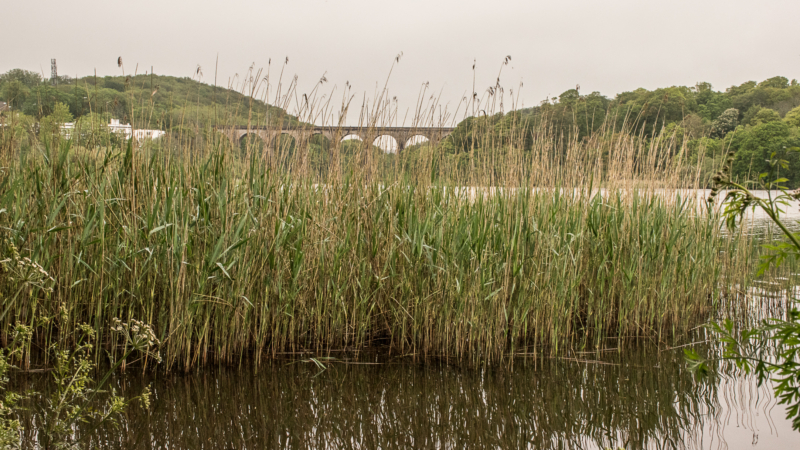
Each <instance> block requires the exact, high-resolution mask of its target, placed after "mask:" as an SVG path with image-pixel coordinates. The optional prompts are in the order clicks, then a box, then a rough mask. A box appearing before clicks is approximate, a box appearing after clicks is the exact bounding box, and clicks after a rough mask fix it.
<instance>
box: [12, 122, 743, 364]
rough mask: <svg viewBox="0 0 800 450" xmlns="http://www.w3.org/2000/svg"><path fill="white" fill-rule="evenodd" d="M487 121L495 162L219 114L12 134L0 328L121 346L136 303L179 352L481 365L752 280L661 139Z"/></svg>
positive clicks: (595, 340)
mask: <svg viewBox="0 0 800 450" xmlns="http://www.w3.org/2000/svg"><path fill="white" fill-rule="evenodd" d="M308 114H310V115H309V116H302V115H301V119H303V121H302V122H303V123H308V122H310V121H311V120H312V119H314V117H311V114H312V112H308ZM381 114H384V113H383V112H379V113H377V114H376V113H370V111H366V112H365V113H362V117H363V118H365V119H364V127H366V128H370V127H371V128H374V127H375V126H376V125H378V124H380V117H382V116H381ZM261 125H264V126H267V125H268V123H264V124H254V127H256V126H261ZM496 131H497V130H492V129H485V130H481V129H480V127H477V128H476V130H475V131H474V137H473V138H474V142H476V144H475V145H476V146H480V147H481V148H483V149H486V148H489V149H491V150H492V151H489V152H483V153H482V155H490V156H489V158H490V159H487V157H485V156H484V157H473V154H472V153H470V154H468V155H462V158H461V160H459V161H456V162H455V163H454V162H453V161H454V160H453V159H452V158H448V157H446V156H447V155H445V154H444V153H443V151H442V150H441V149H440V148H439V147H438V146H436V145H429V146H426V147H424V148H422V149H421V150H419V151H417V152H416V153H414V155H413V156H411V155H406V154H403V153H401V154H399V155H384V154H383V153H381V152H376V151H375V150H374V147H372V146H371V145H369V143H362V144H358V145H361V146H360V147H359V148H358V149H357V151H352V146H350V150H348V151H347V152H345V151H344V150H343V149H344V148H345V144H344V143H340V142H332V143H330V145H329V146H328V147H326V148H325V149H324V152H325V163H324V164H319V163H318V162H317V163H315V161H314V160H313V159H312V158H311V157H310V156H309V155H310V153H311V152H310V151H309V148H310V146H311V144H310V143H309V142H304V141H302V140H301V142H294V143H292V145H291V147H289V145H288V144H286V143H285V142H284V141H280V142H277V143H271V144H270V145H267V146H264V147H263V148H262V147H256V146H251V145H249V144H247V145H246V146H244V147H240V146H239V143H238V142H234V141H232V140H231V139H230V135H229V134H226V132H225V130H219V129H210V128H209V129H206V130H205V132H204V134H203V133H198V136H201V135H202V139H199V138H192V139H184V138H183V137H169V138H167V139H165V140H163V141H161V142H156V143H153V142H148V143H142V144H141V145H140V143H137V142H133V141H128V142H124V143H120V144H117V145H114V144H109V145H97V146H88V147H86V146H83V147H77V146H73V144H72V142H71V141H69V140H65V139H58V138H54V139H52V140H50V141H47V140H43V141H42V142H40V143H38V144H37V145H36V146H35V147H34V149H31V150H28V151H21V150H18V149H15V148H14V147H13V145H6V146H5V147H4V148H3V151H2V154H0V159H2V164H0V165H2V166H3V171H2V175H0V177H1V178H0V208H2V209H1V210H0V226H2V234H3V238H4V241H3V243H2V258H3V259H4V261H6V264H7V265H8V264H12V265H13V264H22V265H24V264H23V263H18V262H17V261H20V260H21V258H25V257H27V258H29V261H30V262H31V264H34V265H36V266H37V267H38V268H40V269H41V271H40V272H41V273H42V274H44V275H40V276H39V278H37V279H36V280H34V281H35V283H34V282H30V280H29V281H27V282H25V281H24V280H21V279H20V278H19V277H16V278H15V277H13V276H10V275H9V273H10V272H9V270H8V269H6V272H5V273H4V274H3V275H0V293H2V295H3V297H2V299H3V309H4V310H5V313H4V315H3V316H2V319H1V320H2V322H1V323H0V326H1V327H2V330H3V333H4V334H3V336H6V335H8V333H9V331H10V330H11V327H12V326H13V324H14V323H17V322H22V323H26V324H29V325H31V326H33V327H34V330H35V338H34V346H39V347H45V346H46V345H47V343H48V342H50V341H51V340H52V339H54V336H57V335H59V334H63V333H69V332H70V330H71V327H72V326H76V325H77V324H78V323H88V324H90V325H92V326H93V327H94V328H95V330H96V332H97V335H98V338H99V342H101V343H102V345H101V346H100V347H99V348H98V349H97V352H98V358H99V357H100V355H101V354H105V352H106V351H107V352H109V354H112V355H114V354H120V353H121V352H123V351H124V349H123V348H122V346H123V342H120V341H118V340H117V337H116V336H115V335H114V334H113V333H111V332H110V331H109V328H110V325H111V323H112V319H114V318H120V319H122V320H123V321H126V320H130V319H137V320H142V321H144V322H146V323H148V324H151V325H152V326H153V328H154V329H155V330H156V332H157V335H158V337H159V339H160V341H161V349H160V350H161V353H162V355H163V356H164V365H165V366H166V367H167V368H178V369H183V370H188V369H191V368H193V367H197V366H199V365H203V364H206V363H209V362H216V363H236V362H240V361H242V360H244V359H245V358H248V359H252V360H254V361H255V362H256V364H258V363H259V362H260V361H262V360H263V359H264V358H270V357H274V356H276V355H279V354H285V353H287V352H288V353H298V352H313V353H315V354H331V353H332V352H338V351H342V350H345V351H353V352H358V351H361V350H364V349H367V348H379V349H381V350H382V351H386V352H390V353H393V354H398V355H409V356H410V355H414V356H417V357H434V358H446V359H448V360H452V361H463V362H469V363H472V362H490V361H499V360H502V359H504V358H509V357H512V356H514V355H517V354H555V353H559V352H562V351H564V350H565V349H573V348H576V347H580V348H596V347H598V346H599V345H601V344H602V345H606V346H607V345H609V341H611V344H610V345H620V346H622V345H625V343H626V342H631V341H635V340H637V339H648V340H656V341H664V340H672V339H674V338H676V337H680V336H683V335H685V334H686V333H687V331H688V330H690V329H691V328H693V327H696V326H697V325H698V324H700V323H702V322H703V321H704V320H706V319H707V318H708V317H709V314H711V313H712V312H713V311H714V308H715V307H716V306H718V305H719V304H720V302H721V301H722V300H723V299H725V298H729V297H731V295H733V294H732V293H731V292H729V291H728V289H727V288H726V286H731V285H734V284H736V285H738V286H741V285H742V283H743V281H742V280H746V278H747V274H748V273H750V270H751V267H752V261H753V258H754V255H755V245H754V240H753V238H752V237H750V236H748V235H746V234H742V233H734V234H726V233H724V232H723V230H721V228H720V222H719V220H718V216H717V213H716V212H715V211H714V210H707V209H706V208H705V207H704V206H702V205H701V204H700V203H701V202H700V201H699V200H698V198H697V196H696V195H694V194H690V195H686V193H685V191H681V190H677V189H675V190H673V189H671V187H697V186H698V185H699V181H698V180H697V179H696V178H697V177H696V176H694V175H693V172H692V171H687V170H685V168H681V169H680V170H678V169H676V167H677V162H678V161H680V158H682V157H683V155H682V153H681V149H682V146H681V143H680V142H674V138H671V137H670V136H665V137H661V138H658V139H655V138H654V139H642V137H641V136H636V135H632V134H630V133H626V132H625V131H624V130H613V129H603V130H601V132H599V133H597V134H596V135H594V136H592V137H591V138H589V139H586V140H582V141H578V140H576V139H570V138H569V137H565V136H555V135H553V134H552V129H551V128H550V127H549V126H548V124H547V123H546V122H545V121H543V122H542V123H540V124H538V125H537V126H536V128H535V129H527V128H521V129H514V127H513V124H512V126H511V128H509V129H506V130H503V132H502V133H500V134H498V133H497V132H496ZM523 141H525V142H527V144H526V145H527V147H525V146H523V145H522V142H523ZM465 167H466V168H468V170H466V171H465V170H464V168H465ZM15 251H16V252H18V253H19V256H14V252H15ZM15 258H16V259H15ZM38 268H37V270H38ZM45 275H46V276H45ZM50 278H52V280H51V279H50ZM732 280H735V283H734V282H733V281H732ZM23 282H25V283H27V284H24V285H23V284H22V283H23ZM20 286H22V287H20ZM57 315H66V316H68V318H69V319H68V321H67V322H66V323H69V324H71V325H67V326H64V325H61V326H59V325H58V324H59V323H64V322H63V321H56V320H53V318H54V317H56V316H57ZM145 364H146V362H145Z"/></svg>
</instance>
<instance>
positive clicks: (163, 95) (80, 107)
mask: <svg viewBox="0 0 800 450" xmlns="http://www.w3.org/2000/svg"><path fill="white" fill-rule="evenodd" d="M0 100H3V101H6V102H8V104H9V105H10V106H11V108H12V109H14V110H17V111H21V112H23V113H24V114H25V115H27V116H31V117H34V118H36V119H41V118H43V117H45V116H48V115H50V114H52V113H53V112H54V111H56V105H57V103H63V104H64V105H66V106H67V107H68V109H69V113H70V115H71V116H72V117H71V119H78V118H80V117H81V116H84V115H87V114H90V113H98V114H101V115H104V116H108V117H107V118H115V119H120V120H121V121H123V122H129V121H131V119H132V120H133V121H134V122H135V123H136V124H137V126H140V127H145V126H146V127H150V128H160V129H167V128H174V127H177V126H182V125H183V126H185V125H187V124H191V125H192V126H201V127H202V126H206V125H215V124H218V125H247V123H248V119H249V120H250V121H251V123H254V124H256V123H257V124H264V123H266V121H267V120H269V122H270V123H273V124H275V123H278V121H280V120H283V121H284V122H285V123H296V122H297V119H296V118H295V117H293V116H290V115H287V114H286V112H285V111H284V110H282V109H281V108H277V107H274V106H270V105H268V104H266V103H264V102H262V101H260V100H255V99H251V98H250V97H248V96H246V95H243V94H241V93H239V92H236V91H234V90H230V89H226V88H223V87H219V86H212V85H209V84H206V83H202V82H199V81H197V80H194V79H191V78H187V77H184V78H178V77H172V76H168V75H138V76H105V77H94V76H87V77H83V78H77V79H75V78H69V77H59V80H58V83H57V86H53V85H52V84H51V82H50V80H46V79H43V78H42V77H41V75H39V74H38V73H36V72H30V71H27V70H23V69H14V70H11V71H9V72H6V73H5V74H2V75H0Z"/></svg>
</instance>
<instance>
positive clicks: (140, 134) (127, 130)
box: [108, 119, 167, 141]
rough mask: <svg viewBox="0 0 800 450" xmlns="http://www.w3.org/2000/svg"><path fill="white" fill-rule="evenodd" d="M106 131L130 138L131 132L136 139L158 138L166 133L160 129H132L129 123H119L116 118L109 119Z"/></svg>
mask: <svg viewBox="0 0 800 450" xmlns="http://www.w3.org/2000/svg"><path fill="white" fill-rule="evenodd" d="M108 131H110V132H112V133H120V134H123V135H124V136H125V139H130V137H131V134H133V137H134V138H135V139H136V140H137V141H142V140H144V139H158V138H160V137H161V136H163V135H165V134H167V133H166V132H165V131H161V130H134V129H133V127H132V126H131V124H129V123H127V124H120V123H119V120H118V119H111V123H109V124H108Z"/></svg>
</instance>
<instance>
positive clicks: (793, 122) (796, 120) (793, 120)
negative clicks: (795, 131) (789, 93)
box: [783, 106, 800, 128]
mask: <svg viewBox="0 0 800 450" xmlns="http://www.w3.org/2000/svg"><path fill="white" fill-rule="evenodd" d="M783 120H784V121H785V122H786V123H787V124H788V125H789V126H790V127H795V128H800V106H798V107H796V108H794V109H793V110H791V111H789V112H788V113H786V116H784V118H783Z"/></svg>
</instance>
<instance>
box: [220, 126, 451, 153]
mask: <svg viewBox="0 0 800 450" xmlns="http://www.w3.org/2000/svg"><path fill="white" fill-rule="evenodd" d="M453 130H455V128H450V127H358V126H357V127H347V126H337V127H317V126H314V127H312V126H305V127H304V126H302V125H301V126H298V127H291V128H283V129H277V128H263V127H259V128H255V127H244V126H243V127H233V128H225V129H223V130H221V131H223V132H225V133H228V134H229V135H230V138H231V139H233V140H234V142H240V141H241V140H242V139H244V138H246V137H247V136H248V135H250V136H258V137H259V138H260V139H261V140H263V141H264V142H265V143H267V145H269V144H270V143H272V142H273V141H274V140H275V139H276V138H277V137H278V136H280V135H284V134H285V135H288V136H291V137H292V138H294V140H295V143H296V145H302V144H303V143H305V142H308V140H309V139H310V138H311V137H313V136H315V135H318V134H320V135H322V136H324V137H325V138H327V139H328V140H330V141H331V142H341V141H342V139H344V138H345V137H348V136H356V137H358V138H359V139H361V140H362V141H363V142H370V143H373V144H374V143H375V141H376V140H377V139H378V138H380V137H383V136H390V137H392V138H393V139H394V140H395V142H396V143H397V151H398V152H400V151H402V150H403V149H404V148H406V146H407V145H409V142H410V141H411V138H414V137H417V136H423V137H425V138H426V139H428V141H429V142H430V143H431V144H436V143H437V142H439V141H441V140H442V139H444V138H445V137H447V136H449V135H450V133H452V132H453Z"/></svg>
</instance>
